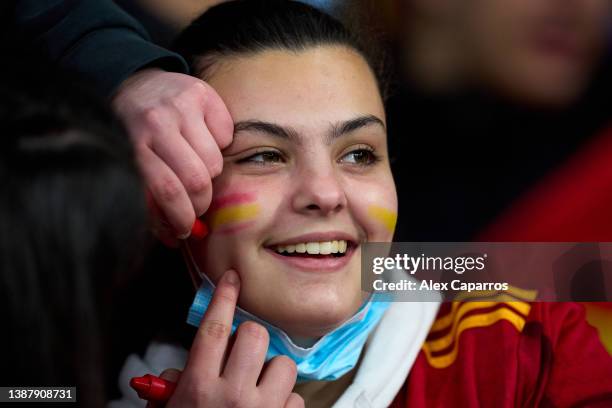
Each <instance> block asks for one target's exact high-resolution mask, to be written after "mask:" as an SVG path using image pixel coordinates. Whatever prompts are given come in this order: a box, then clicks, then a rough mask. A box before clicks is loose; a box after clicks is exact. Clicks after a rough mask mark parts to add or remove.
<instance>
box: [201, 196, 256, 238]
mask: <svg viewBox="0 0 612 408" xmlns="http://www.w3.org/2000/svg"><path fill="white" fill-rule="evenodd" d="M258 214H259V204H256V203H253V204H238V205H232V206H228V207H225V208H221V209H219V210H217V211H215V212H214V213H213V214H212V216H211V218H210V226H211V228H212V229H213V231H214V230H216V229H218V228H220V227H222V226H225V225H228V224H235V223H239V222H243V221H248V220H251V219H253V218H255V217H256V216H257V215H258Z"/></svg>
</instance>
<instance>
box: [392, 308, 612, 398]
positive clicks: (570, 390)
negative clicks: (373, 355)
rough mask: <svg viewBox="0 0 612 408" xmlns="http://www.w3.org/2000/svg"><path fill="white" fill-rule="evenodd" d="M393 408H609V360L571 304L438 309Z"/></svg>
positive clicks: (611, 362) (580, 311)
mask: <svg viewBox="0 0 612 408" xmlns="http://www.w3.org/2000/svg"><path fill="white" fill-rule="evenodd" d="M391 406H392V407H395V408H400V407H411V408H420V407H427V408H434V407H495V408H502V407H612V357H611V356H610V354H608V352H607V351H606V350H605V348H604V347H603V345H602V343H601V341H600V339H599V337H598V335H597V332H596V330H595V329H594V328H593V327H592V326H590V325H589V324H588V323H587V322H586V320H585V312H584V307H583V306H582V305H581V304H577V303H526V302H518V301H517V302H506V303H504V302H454V303H445V304H443V305H442V306H441V308H440V311H439V313H438V315H437V317H436V320H435V322H434V324H433V325H432V328H431V331H430V333H429V335H428V337H427V339H426V341H425V343H424V345H423V347H422V349H421V351H420V352H419V355H418V357H417V359H416V361H415V363H414V366H413V367H412V369H411V371H410V374H409V376H408V378H407V379H406V382H405V383H404V385H403V386H402V388H401V389H400V391H399V393H398V395H397V396H396V398H395V400H394V401H393V403H392V405H391Z"/></svg>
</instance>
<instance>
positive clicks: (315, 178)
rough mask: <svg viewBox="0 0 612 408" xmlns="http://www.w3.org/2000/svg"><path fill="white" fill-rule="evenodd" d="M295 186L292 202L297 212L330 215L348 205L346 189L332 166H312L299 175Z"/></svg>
mask: <svg viewBox="0 0 612 408" xmlns="http://www.w3.org/2000/svg"><path fill="white" fill-rule="evenodd" d="M294 187H295V189H294V192H295V193H294V196H293V202H292V203H293V208H294V210H295V211H296V212H299V213H302V214H317V215H329V214H333V213H336V212H338V211H340V210H341V209H343V208H345V207H346V205H347V200H346V194H345V191H344V189H343V188H342V185H341V183H340V181H339V180H338V176H337V175H336V174H335V173H334V171H333V169H332V168H331V166H330V168H328V167H327V166H325V167H323V166H319V167H318V168H314V167H310V168H309V169H308V170H307V171H304V172H302V173H301V174H300V175H298V181H296V184H295V186H294Z"/></svg>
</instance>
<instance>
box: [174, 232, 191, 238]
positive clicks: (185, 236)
mask: <svg viewBox="0 0 612 408" xmlns="http://www.w3.org/2000/svg"><path fill="white" fill-rule="evenodd" d="M190 235H191V231H189V232H188V233H186V234H182V235H178V236H177V238H178V239H187V238H189V236H190Z"/></svg>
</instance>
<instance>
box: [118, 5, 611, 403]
mask: <svg viewBox="0 0 612 408" xmlns="http://www.w3.org/2000/svg"><path fill="white" fill-rule="evenodd" d="M177 49H178V51H179V52H180V53H181V54H182V55H183V56H185V58H186V59H187V60H188V61H189V63H190V65H191V67H192V69H193V74H194V75H196V76H198V77H200V78H202V79H205V80H206V81H207V82H208V83H209V84H210V85H211V86H212V87H213V88H214V89H215V90H216V91H217V92H218V93H219V95H220V96H221V98H222V99H223V100H224V101H225V103H226V104H227V107H228V109H229V111H230V114H231V116H232V118H233V120H234V125H235V132H234V140H233V142H232V144H231V145H230V146H229V147H228V148H227V149H226V150H225V151H224V152H223V154H224V168H223V172H222V173H221V175H220V176H219V177H218V178H217V179H215V181H214V186H213V191H214V193H213V194H214V196H213V202H212V205H211V207H210V209H209V210H208V212H207V213H206V214H205V216H204V221H205V222H206V224H207V225H208V226H209V228H210V231H211V232H210V234H209V235H208V236H207V237H206V239H204V240H202V241H197V240H193V239H192V240H190V241H189V243H188V246H187V247H186V251H185V253H186V260H187V262H188V264H189V265H190V267H191V268H192V269H193V271H194V272H195V273H194V274H195V276H197V277H199V278H200V279H201V280H202V286H201V287H200V289H199V291H198V294H197V296H196V299H195V301H194V304H193V306H192V308H191V310H190V315H189V322H190V323H192V324H194V325H198V324H199V325H200V326H199V331H198V335H197V336H196V337H195V340H194V345H193V346H192V349H191V350H190V355H189V359H188V361H187V363H186V366H185V370H184V371H183V373H182V374H181V375H180V376H179V373H177V372H173V373H172V374H168V378H172V379H174V380H179V382H178V386H177V389H176V391H175V393H174V396H173V398H172V399H171V400H170V401H169V404H168V406H204V407H206V406H215V407H218V406H244V407H251V406H255V407H264V406H265V407H267V406H272V407H283V406H299V405H300V404H301V403H302V402H301V400H300V398H298V397H297V396H296V395H295V393H297V394H299V395H300V396H301V399H303V400H304V402H305V405H306V406H308V407H328V406H332V405H334V406H338V407H354V406H360V407H385V406H389V405H390V404H392V403H394V404H396V406H418V407H425V406H456V405H462V404H464V402H465V405H467V406H477V405H478V404H479V403H480V404H481V405H482V404H484V405H486V406H515V405H516V404H519V403H521V401H529V398H531V394H529V395H528V394H522V393H523V392H525V390H530V389H531V387H535V388H534V389H536V390H537V392H540V391H542V394H541V395H544V396H545V397H546V398H549V399H551V401H553V402H562V403H563V402H567V401H580V399H576V398H574V397H578V398H583V397H585V396H588V397H591V396H593V395H596V394H594V393H593V390H596V391H598V392H599V391H601V390H602V389H604V387H605V386H606V384H604V383H601V382H599V385H598V387H599V388H595V389H590V390H589V391H584V392H583V393H582V395H579V394H580V393H578V394H574V395H573V396H572V397H571V398H574V399H571V398H570V399H563V398H560V399H558V400H555V399H554V398H556V396H550V395H549V394H547V393H546V392H544V391H546V390H549V388H546V387H548V385H549V384H547V383H546V381H545V379H541V380H540V379H538V378H539V377H538V374H537V368H538V367H539V366H538V365H537V364H534V369H533V370H532V371H529V373H530V374H533V376H534V377H535V378H536V380H535V381H531V380H532V378H530V379H529V380H527V381H526V382H525V384H526V385H525V387H524V389H522V390H521V391H520V392H517V393H515V392H516V388H517V387H519V385H518V384H517V383H516V381H515V380H516V379H517V377H516V376H517V371H516V370H515V371H514V372H511V373H509V374H508V373H504V372H499V371H497V372H496V373H497V374H496V375H497V376H500V377H502V376H504V375H506V374H508V377H507V381H503V380H501V379H500V382H499V384H501V385H497V384H495V385H493V384H492V383H488V382H487V381H486V380H487V375H488V373H489V372H491V371H490V370H491V369H492V368H493V367H494V365H496V364H499V363H500V362H501V363H502V364H501V365H500V366H499V368H508V369H510V367H511V364H512V362H513V361H514V362H515V363H516V362H517V358H519V357H520V352H517V350H516V347H517V346H516V345H517V344H519V343H521V341H523V340H522V339H521V337H520V336H521V335H522V331H523V328H525V327H528V326H529V325H527V324H526V321H527V320H529V319H531V320H538V319H539V320H542V317H543V316H544V315H546V313H548V312H546V310H545V311H544V312H542V308H540V307H539V306H534V307H533V308H532V307H531V306H530V305H527V304H524V305H523V304H521V305H515V306H514V307H515V308H516V309H518V311H516V313H514V312H513V311H512V310H514V309H512V308H511V306H508V307H507V309H508V311H506V309H505V308H506V304H500V305H501V306H499V307H498V308H502V309H504V310H503V311H502V312H503V313H502V312H499V311H491V310H487V309H485V308H484V306H482V305H480V306H478V307H479V308H480V309H479V310H476V311H475V312H474V310H475V309H478V307H476V308H475V307H471V308H470V310H471V311H472V314H474V313H476V312H483V314H482V316H481V317H479V318H478V322H480V326H478V327H480V329H479V330H480V331H479V330H471V331H470V333H469V334H468V333H464V334H462V342H463V344H467V345H468V348H469V350H463V349H462V350H459V351H457V350H456V348H457V344H458V339H459V334H460V333H461V332H462V331H468V330H467V329H472V328H475V327H477V325H476V326H475V325H472V326H470V327H468V328H464V329H458V327H459V326H458V322H459V320H460V319H461V317H462V316H464V315H465V313H463V312H465V311H466V309H462V308H461V306H459V307H457V306H453V307H452V310H451V311H449V312H448V314H446V315H445V316H442V317H441V320H439V322H436V323H435V324H434V323H433V321H434V318H435V315H436V312H437V310H438V304H435V303H392V304H389V303H386V302H379V301H377V299H375V298H370V297H367V296H364V293H363V292H362V291H361V276H360V273H361V267H360V254H361V251H362V245H363V244H364V243H365V242H371V241H379V242H380V241H390V240H391V239H392V236H393V231H394V226H395V218H396V217H395V212H396V208H397V200H396V191H395V186H394V183H393V179H392V176H391V172H390V170H389V160H388V152H387V141H386V121H385V112H384V107H383V100H382V96H381V92H380V86H379V85H380V82H378V81H377V79H376V75H375V70H374V69H373V67H374V64H372V63H369V62H368V61H369V59H368V55H367V54H366V52H364V51H363V48H362V47H361V46H360V45H359V43H358V42H357V41H355V40H354V38H353V37H352V36H351V35H350V34H349V33H348V32H347V31H346V29H345V28H344V27H343V26H342V25H341V24H340V23H338V22H336V21H335V20H333V19H331V18H330V17H328V16H326V15H324V14H322V13H320V12H318V11H316V10H315V9H313V8H311V7H309V6H306V5H303V4H301V3H297V2H293V1H263V0H255V1H235V2H229V3H224V4H222V5H219V6H216V7H214V8H212V9H210V10H209V11H208V12H207V13H205V14H204V15H202V16H201V17H200V18H199V19H197V20H196V21H195V22H194V23H193V24H192V25H191V26H190V27H189V28H188V29H187V30H185V32H184V33H183V34H182V36H181V37H180V38H179V40H178V43H177ZM202 148H205V147H204V146H203V147H202ZM215 285H216V291H215V292H214V296H213V291H214V290H215ZM238 292H239V298H238ZM237 298H238V305H239V308H238V309H237V310H236V311H235V312H234V306H235V304H236V300H237ZM475 304H476V303H475ZM489 306H490V305H489ZM530 310H531V312H530ZM205 311H206V315H205V316H204V317H203V314H204V312H205ZM489 312H491V313H493V314H490V313H489ZM573 312H574V311H572V313H573ZM462 313H463V314H462ZM519 313H522V314H520V315H519ZM527 315H528V316H527ZM483 316H484V317H483ZM499 316H501V317H500V318H498V317H499ZM572 316H574V314H572ZM202 318H203V320H202ZM495 318H497V320H495ZM576 319H577V320H576V321H575V322H574V323H576V322H578V321H579V320H580V319H579V318H576ZM472 320H473V319H472ZM472 320H468V322H471V321H472ZM464 321H465V320H464ZM534 324H535V323H534ZM577 324H578V323H577ZM578 325H579V324H578ZM232 326H233V328H234V329H237V332H236V337H235V340H234V341H233V343H232V346H231V347H229V346H228V337H229V334H230V328H231V327H232ZM532 326H533V325H531V326H529V327H532ZM482 327H487V328H488V330H489V332H490V333H489V332H488V333H489V334H487V335H485V336H484V337H483V336H482ZM538 327H540V326H538ZM546 327H547V329H546V330H548V328H550V327H549V326H546ZM264 328H265V329H266V330H264ZM430 330H433V332H434V335H436V334H437V335H439V336H438V337H435V336H434V338H432V339H431V341H432V342H433V343H428V342H425V340H426V337H427V335H428V333H429V332H430ZM445 331H447V332H445ZM491 333H492V334H491ZM580 333H581V335H580V338H581V339H585V341H587V340H588V341H587V342H586V343H584V344H587V345H588V347H589V350H591V351H593V350H594V353H595V354H593V355H598V356H600V357H602V358H604V357H608V358H609V356H607V355H606V354H605V351H603V349H602V348H601V347H600V349H597V348H596V346H594V345H593V342H592V339H593V335H594V333H593V332H585V330H583V328H582V327H581V328H580ZM585 333H586V334H585ZM455 334H456V336H455ZM482 339H484V340H482ZM448 340H450V342H449V341H448ZM491 340H492V341H494V343H493V344H496V345H507V346H508V347H509V348H507V349H505V350H501V349H496V350H491V349H490V347H489V348H488V349H486V350H488V352H489V353H490V356H495V357H494V358H490V359H489V358H488V356H487V355H486V354H478V350H479V348H477V347H480V349H482V350H485V348H483V346H482V344H483V342H484V343H488V342H490V341H491ZM540 340H541V339H540V338H536V339H535V341H534V342H533V344H529V345H528V346H527V348H526V349H525V348H524V347H525V346H522V347H523V349H521V350H526V351H527V352H528V358H531V357H532V356H533V355H534V354H530V353H533V352H536V351H537V347H539V346H542V344H543V343H542V342H541V341H540ZM446 343H448V344H446ZM441 344H442V345H446V346H450V351H448V352H447V354H448V355H446V354H444V353H445V349H444V348H442V349H440V345H441ZM475 346H477V347H475ZM453 347H454V348H453ZM512 347H514V348H512ZM532 347H535V348H532ZM453 350H454V351H453ZM459 352H460V353H459ZM496 353H497V354H496ZM172 354H174V355H180V351H178V350H175V351H170V349H165V351H164V352H163V353H158V354H157V357H156V358H153V360H155V359H157V360H158V362H155V361H148V363H149V364H150V365H151V366H153V367H155V366H157V367H159V365H160V364H159V360H161V359H163V358H169V357H168V356H169V355H172ZM457 354H459V355H460V357H458V358H457V357H456V356H457ZM150 355H151V354H150ZM283 356H285V357H283ZM453 356H455V357H454V360H453ZM286 357H290V360H289V359H287V358H286ZM183 359H184V357H183ZM483 359H484V360H486V362H488V364H486V365H483ZM265 360H268V361H269V365H268V366H267V367H266V368H265V369H263V366H264V361H265ZM290 361H292V363H290ZM455 362H456V364H454V363H455ZM520 363H521V364H522V363H524V361H520ZM138 364H142V362H138V363H134V364H133V367H136V366H137V365H138ZM504 364H506V365H504ZM140 367H143V366H142V365H141V366H140ZM470 367H471V368H472V369H473V368H474V367H478V372H470V371H469V369H470ZM484 367H486V369H488V370H489V371H487V372H485V371H481V370H483V368H484ZM515 367H516V365H515ZM602 367H603V368H602V369H601V370H600V371H599V373H600V374H602V373H605V372H611V371H610V365H608V366H602ZM606 367H607V368H606ZM499 368H498V370H499ZM411 369H412V372H411V374H410V376H408V374H409V372H410V370H411ZM521 369H524V368H523V367H521ZM128 370H129V367H128ZM606 370H607V371H606ZM132 374H133V375H141V374H143V372H142V371H141V372H138V371H137V370H134V371H132ZM296 376H297V378H298V381H297V384H296V385H295V387H293V383H294V381H295V378H296ZM541 381H544V382H543V383H541ZM562 383H563V381H560V382H559V383H557V384H553V385H554V386H555V387H558V386H559V385H560V384H562ZM542 384H544V387H545V388H537V387H542ZM461 387H463V388H461ZM519 388H520V387H519ZM555 389H556V388H555ZM292 391H293V393H292ZM441 391H443V392H441ZM500 392H501V394H500ZM453 393H455V394H454V395H453ZM464 397H465V399H462V398H464ZM540 398H541V396H540ZM483 401H484V402H483ZM536 401H542V399H539V400H536ZM487 404H495V405H487ZM504 404H505V405H504Z"/></svg>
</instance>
